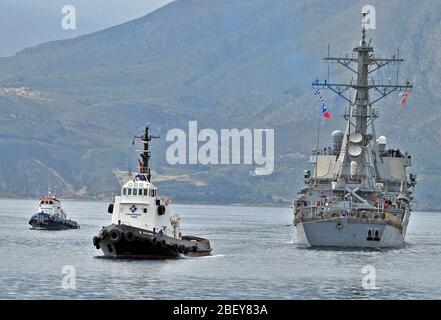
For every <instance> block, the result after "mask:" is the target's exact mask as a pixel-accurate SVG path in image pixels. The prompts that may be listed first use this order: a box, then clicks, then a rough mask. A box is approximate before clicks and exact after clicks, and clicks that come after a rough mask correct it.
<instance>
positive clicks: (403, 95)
mask: <svg viewBox="0 0 441 320" xmlns="http://www.w3.org/2000/svg"><path fill="white" fill-rule="evenodd" d="M400 97H402V100H401V105H404V104H406V101H407V98H408V97H409V92H407V91H404V92H401V93H400Z"/></svg>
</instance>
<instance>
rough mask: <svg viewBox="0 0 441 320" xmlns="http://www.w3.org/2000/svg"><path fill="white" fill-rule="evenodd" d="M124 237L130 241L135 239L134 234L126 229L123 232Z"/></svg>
mask: <svg viewBox="0 0 441 320" xmlns="http://www.w3.org/2000/svg"><path fill="white" fill-rule="evenodd" d="M124 239H126V240H127V241H128V242H132V241H133V240H135V234H134V233H133V232H132V231H126V232H125V233H124Z"/></svg>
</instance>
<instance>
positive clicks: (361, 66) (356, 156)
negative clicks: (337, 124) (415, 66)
mask: <svg viewBox="0 0 441 320" xmlns="http://www.w3.org/2000/svg"><path fill="white" fill-rule="evenodd" d="M362 14H363V16H364V15H365V13H362ZM371 41H372V39H371V40H369V42H367V41H366V27H365V25H364V24H362V38H361V41H360V45H359V46H358V47H356V48H354V49H353V53H352V55H351V56H348V55H346V56H345V57H330V56H329V53H328V57H326V58H324V60H325V61H326V62H327V63H338V64H340V65H342V66H344V67H345V68H347V69H349V70H350V71H352V72H353V73H355V75H356V80H351V81H350V82H339V83H330V82H329V81H326V80H325V81H323V82H320V81H319V80H315V81H314V82H313V84H312V85H313V88H327V89H330V90H331V91H333V92H334V93H336V94H337V95H339V96H340V97H342V98H343V99H345V100H346V101H348V102H349V105H350V106H349V110H348V111H347V112H346V114H345V119H346V120H347V129H346V134H345V137H344V140H343V145H342V148H341V150H340V155H339V157H338V161H339V162H340V163H341V166H342V167H345V166H347V165H348V164H349V163H350V162H356V163H357V165H358V167H359V168H360V169H361V172H360V176H364V177H366V178H367V179H368V180H372V178H373V177H372V172H370V171H371V169H373V168H372V166H373V163H372V162H373V161H372V159H371V156H370V154H369V152H366V151H367V150H371V140H373V139H375V128H374V125H373V122H374V120H375V119H376V118H377V117H378V113H377V112H376V111H375V110H374V109H373V108H372V106H373V105H374V104H375V103H376V102H378V101H380V100H381V99H383V98H385V97H386V96H388V95H389V94H391V93H393V92H395V91H397V90H399V91H410V90H411V89H412V85H411V84H410V83H409V81H407V82H406V83H405V84H398V78H397V83H396V84H390V83H387V84H384V83H383V82H382V81H376V80H373V79H370V80H369V79H368V77H369V75H370V74H372V73H373V72H375V71H377V70H379V69H380V68H382V67H384V66H386V65H389V64H399V63H401V62H402V61H403V59H400V58H399V54H398V55H393V56H392V57H391V58H386V59H385V58H380V57H377V56H376V55H375V54H374V49H373V47H372V46H371ZM351 89H353V90H355V91H356V94H355V99H354V100H352V99H351V98H348V97H347V95H346V92H347V91H350V90H351ZM370 91H374V92H375V93H376V96H375V97H374V99H373V100H371V99H370V95H369V92H370ZM368 127H370V128H371V133H369V132H368ZM354 134H355V135H354ZM351 138H352V141H351ZM374 142H375V141H374ZM373 145H374V151H375V154H376V158H377V159H378V157H379V155H378V152H377V150H376V144H375V143H373ZM351 148H352V149H351ZM351 150H352V152H351ZM351 153H352V154H351ZM348 154H349V155H348ZM316 165H317V164H316ZM346 173H347V170H343V168H342V170H340V173H339V177H342V176H343V175H346ZM344 178H345V180H346V178H348V177H347V176H346V177H344ZM374 179H375V178H374ZM368 182H370V183H369V185H370V186H372V183H373V182H374V181H368Z"/></svg>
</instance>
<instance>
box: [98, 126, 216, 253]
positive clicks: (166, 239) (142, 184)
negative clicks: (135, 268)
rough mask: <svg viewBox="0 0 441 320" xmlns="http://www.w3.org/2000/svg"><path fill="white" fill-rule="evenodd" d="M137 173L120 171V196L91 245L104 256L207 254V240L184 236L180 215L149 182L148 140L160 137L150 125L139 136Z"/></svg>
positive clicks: (208, 249) (209, 248) (111, 206)
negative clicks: (151, 132) (107, 223)
mask: <svg viewBox="0 0 441 320" xmlns="http://www.w3.org/2000/svg"><path fill="white" fill-rule="evenodd" d="M135 138H137V139H140V140H141V141H142V143H143V149H142V150H138V151H139V152H140V159H138V162H139V172H137V173H131V172H127V173H126V174H120V175H119V176H118V178H119V181H120V184H121V195H120V196H116V197H114V200H113V202H112V203H111V204H110V205H109V208H108V212H109V213H110V214H112V223H111V224H110V225H109V226H105V227H103V228H102V230H101V231H100V232H99V234H98V235H97V236H95V237H94V238H93V245H94V246H95V247H96V248H97V249H101V250H102V251H103V253H104V255H105V256H106V257H113V258H140V259H164V258H177V257H179V256H180V255H181V254H182V255H187V256H205V255H210V253H211V250H212V249H211V246H210V242H209V241H208V240H207V239H203V238H199V237H194V236H183V235H182V234H181V228H180V221H181V219H180V217H179V215H177V214H173V213H172V210H171V205H170V201H169V200H168V199H164V198H161V197H159V196H158V189H157V187H155V185H154V184H153V183H152V174H151V168H150V157H151V153H150V149H149V143H150V141H151V140H152V139H155V138H159V137H158V136H154V135H151V134H149V126H147V127H146V128H145V132H144V133H143V134H142V135H140V136H135Z"/></svg>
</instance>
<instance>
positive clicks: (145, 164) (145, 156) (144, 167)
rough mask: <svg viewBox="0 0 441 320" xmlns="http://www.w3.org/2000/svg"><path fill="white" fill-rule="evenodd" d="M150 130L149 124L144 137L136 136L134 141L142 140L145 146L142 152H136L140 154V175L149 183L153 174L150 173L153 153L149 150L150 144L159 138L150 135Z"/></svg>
mask: <svg viewBox="0 0 441 320" xmlns="http://www.w3.org/2000/svg"><path fill="white" fill-rule="evenodd" d="M149 128H150V125H149V124H147V126H146V127H145V132H144V134H143V135H140V136H135V137H134V139H140V140H141V141H142V143H143V145H144V148H143V149H142V150H136V151H138V152H140V154H139V156H140V158H139V159H138V162H139V173H140V174H141V175H142V176H144V177H145V178H146V180H147V181H148V182H151V181H150V180H151V172H150V158H151V152H150V149H149V143H150V141H151V140H152V139H158V138H159V136H154V135H151V134H149ZM133 144H134V140H133Z"/></svg>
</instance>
